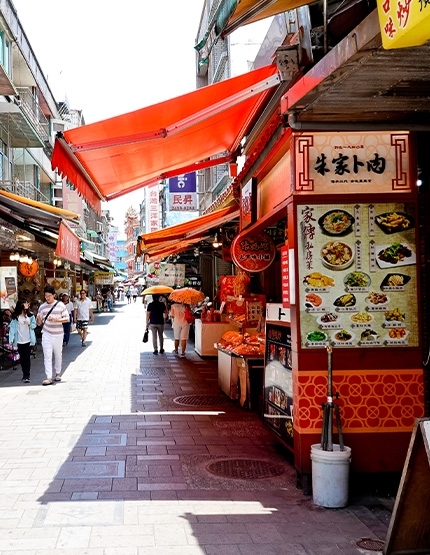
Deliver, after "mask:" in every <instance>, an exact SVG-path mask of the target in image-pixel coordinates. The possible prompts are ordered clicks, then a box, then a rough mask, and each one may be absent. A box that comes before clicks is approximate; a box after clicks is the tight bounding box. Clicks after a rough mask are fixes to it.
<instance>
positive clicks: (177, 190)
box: [169, 172, 198, 212]
mask: <svg viewBox="0 0 430 555" xmlns="http://www.w3.org/2000/svg"><path fill="white" fill-rule="evenodd" d="M196 190H197V189H196V173H195V172H192V173H186V174H182V175H178V176H177V177H171V178H170V179H169V210H171V211H174V212H179V211H180V212H192V211H195V210H198V206H197V192H196Z"/></svg>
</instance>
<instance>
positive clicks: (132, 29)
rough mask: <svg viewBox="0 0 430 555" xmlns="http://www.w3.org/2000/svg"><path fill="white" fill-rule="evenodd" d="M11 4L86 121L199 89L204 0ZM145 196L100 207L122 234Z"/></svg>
mask: <svg viewBox="0 0 430 555" xmlns="http://www.w3.org/2000/svg"><path fill="white" fill-rule="evenodd" d="M12 2H13V4H14V6H15V8H16V9H17V12H18V17H19V19H20V21H21V25H22V26H23V28H24V32H25V33H26V35H27V38H28V40H29V42H30V44H31V46H32V48H33V51H34V54H35V56H36V58H37V60H38V62H39V65H40V66H41V68H42V71H43V73H44V75H45V77H46V78H47V81H48V84H49V86H50V88H51V91H52V93H53V94H54V98H55V99H56V100H57V102H60V101H63V100H64V99H66V98H67V100H68V101H69V104H70V107H71V108H74V109H79V110H82V111H83V115H84V119H85V122H86V123H93V122H95V121H100V120H104V119H107V118H109V117H113V116H117V115H120V114H124V113H127V112H131V111H133V110H137V109H139V108H143V107H145V106H150V105H152V104H156V103H158V102H162V101H163V100H167V99H169V98H174V97H176V96H179V95H181V94H185V93H188V92H191V91H192V90H194V89H195V88H196V77H195V75H196V72H195V63H196V61H195V60H196V59H195V50H194V44H195V38H196V35H197V31H198V27H199V23H200V18H201V12H202V8H203V0H185V1H180V0H158V1H153V0H121V1H118V0H12ZM257 25H258V24H257ZM260 26H261V25H260ZM265 26H266V27H267V24H263V27H265ZM251 27H252V26H248V28H244V30H241V33H242V35H243V37H244V38H243V39H240V40H245V41H249V42H250V43H251V42H252V43H254V42H255V38H254V37H253V36H252V37H251V35H252V33H253V32H252V31H251ZM263 36H264V35H263ZM248 37H249V38H248ZM236 40H237V39H236ZM142 200H143V192H141V191H137V192H134V193H130V194H128V195H124V196H123V197H120V198H119V199H116V200H112V201H109V202H108V203H103V206H102V208H103V209H106V210H109V211H110V212H111V215H112V216H113V218H114V221H113V224H114V225H116V226H118V227H119V229H120V232H121V233H122V231H123V222H124V216H125V212H126V210H127V208H128V207H129V206H133V207H134V208H135V209H136V210H138V208H139V204H140V202H141V201H142Z"/></svg>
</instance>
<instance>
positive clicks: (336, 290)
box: [297, 203, 419, 349]
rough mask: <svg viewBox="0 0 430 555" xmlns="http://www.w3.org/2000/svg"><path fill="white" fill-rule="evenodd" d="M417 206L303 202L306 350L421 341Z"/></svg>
mask: <svg viewBox="0 0 430 555" xmlns="http://www.w3.org/2000/svg"><path fill="white" fill-rule="evenodd" d="M410 209H411V205H406V204H401V203H391V204H390V203H387V204H380V205H378V204H354V205H353V204H348V205H344V206H341V207H339V208H334V209H331V210H327V207H326V206H320V205H315V206H312V205H309V204H307V205H303V206H298V208H297V234H298V252H299V253H300V254H299V256H298V266H299V283H300V291H299V297H300V299H299V300H300V303H299V307H300V308H299V310H300V334H301V346H302V348H320V349H321V348H324V347H325V346H327V345H330V344H331V345H333V346H336V347H343V348H360V347H372V348H373V347H382V348H383V347H401V346H405V345H406V346H417V345H418V338H419V329H418V307H417V301H416V291H417V270H416V254H415V251H416V249H415V244H416V235H415V233H416V231H415V219H414V217H413V216H412V215H410V214H409V211H410ZM315 222H318V225H315ZM388 235H389V240H391V242H390V243H388V241H387V236H388ZM327 236H331V240H327V239H328V238H327ZM344 237H345V240H344V239H343V238H344ZM399 266H401V268H399V269H400V270H401V271H400V272H396V271H393V270H395V269H396V267H399Z"/></svg>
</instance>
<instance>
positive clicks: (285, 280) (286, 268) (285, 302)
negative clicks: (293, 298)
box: [281, 244, 290, 308]
mask: <svg viewBox="0 0 430 555" xmlns="http://www.w3.org/2000/svg"><path fill="white" fill-rule="evenodd" d="M289 255H290V252H289V249H288V244H287V245H286V246H285V247H282V248H281V281H282V283H281V286H282V306H283V307H284V308H289V307H290V259H289Z"/></svg>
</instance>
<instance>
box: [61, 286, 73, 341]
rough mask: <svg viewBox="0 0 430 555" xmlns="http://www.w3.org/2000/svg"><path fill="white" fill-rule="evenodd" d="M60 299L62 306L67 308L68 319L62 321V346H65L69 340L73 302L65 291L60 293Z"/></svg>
mask: <svg viewBox="0 0 430 555" xmlns="http://www.w3.org/2000/svg"><path fill="white" fill-rule="evenodd" d="M61 300H62V302H63V304H64V306H65V307H66V308H67V312H68V313H69V321H68V322H63V329H64V336H63V347H65V346H66V345H67V344H68V343H69V340H70V329H71V327H72V323H73V312H74V306H73V303H72V301H71V300H70V297H69V295H68V294H67V293H63V294H62V295H61Z"/></svg>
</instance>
